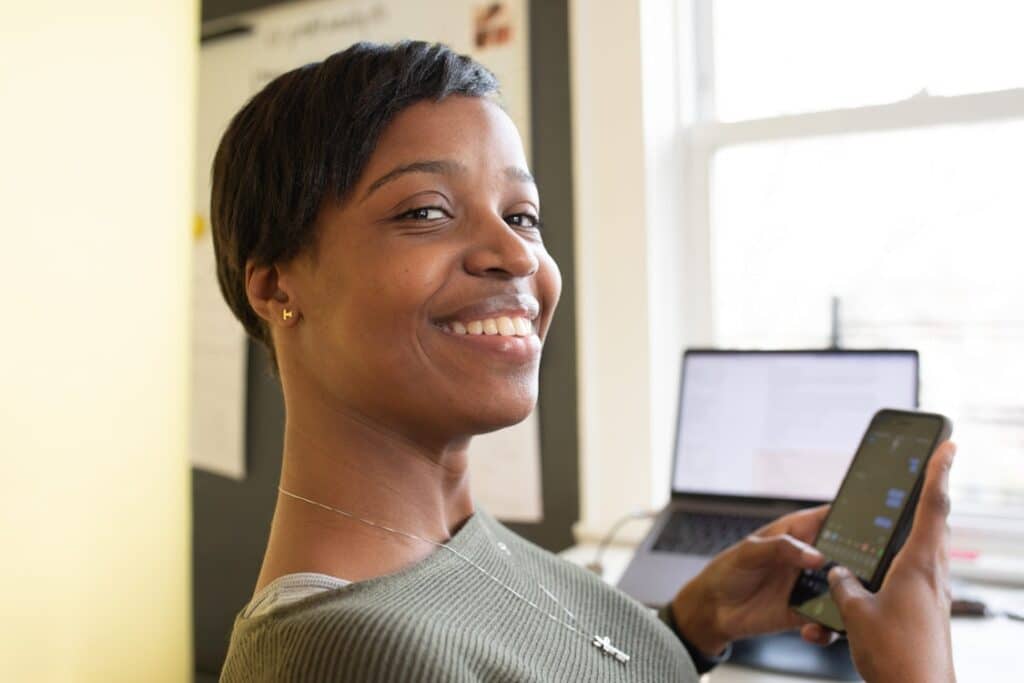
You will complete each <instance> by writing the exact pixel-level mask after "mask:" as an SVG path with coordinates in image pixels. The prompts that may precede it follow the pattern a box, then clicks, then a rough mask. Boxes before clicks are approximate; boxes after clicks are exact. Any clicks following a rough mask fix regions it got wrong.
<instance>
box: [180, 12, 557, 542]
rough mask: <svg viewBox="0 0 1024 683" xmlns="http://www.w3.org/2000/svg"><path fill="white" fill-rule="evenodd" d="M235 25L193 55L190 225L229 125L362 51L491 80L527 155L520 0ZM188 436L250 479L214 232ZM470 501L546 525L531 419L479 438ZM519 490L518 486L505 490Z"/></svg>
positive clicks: (254, 18)
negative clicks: (403, 48) (431, 48)
mask: <svg viewBox="0 0 1024 683" xmlns="http://www.w3.org/2000/svg"><path fill="white" fill-rule="evenodd" d="M239 19H240V20H241V21H242V22H243V23H245V24H246V25H247V26H249V27H251V32H249V33H247V34H240V35H236V36H232V37H227V38H223V39H220V40H216V41H212V42H211V43H210V44H208V45H206V44H204V46H203V49H202V51H201V56H200V96H199V119H198V136H197V137H198V140H197V143H198V153H197V156H196V162H197V188H196V190H197V191H196V201H197V209H196V213H197V216H198V217H199V218H200V219H202V220H204V221H205V225H206V226H209V208H208V207H209V197H210V194H209V193H210V181H209V168H210V163H211V162H212V159H213V154H214V151H215V150H216V145H217V142H218V141H219V139H220V135H221V133H222V132H223V130H224V128H225V127H226V125H227V123H228V121H229V120H230V118H231V116H232V115H233V114H234V113H235V112H236V111H237V110H238V109H239V108H240V107H241V106H242V104H243V103H244V102H245V101H246V99H248V98H249V97H250V96H251V95H253V94H254V93H255V92H256V91H257V90H259V88H261V87H263V86H264V85H265V84H266V83H268V82H269V81H270V80H272V79H273V78H274V77H276V76H277V75H279V74H281V73H283V72H285V71H288V70H290V69H293V68H295V67H297V66H300V65H302V64H306V63H308V62H311V61H316V60H320V59H323V58H324V57H326V56H327V55H329V54H332V53H334V52H337V51H338V50H341V49H344V48H345V47H347V46H348V45H351V44H353V43H355V42H358V41H360V40H370V41H377V42H393V41H396V40H402V39H406V38H415V39H419V40H428V41H437V42H441V43H445V44H447V45H449V46H450V47H452V48H453V49H455V50H456V51H458V52H463V53H467V54H470V55H472V56H473V57H474V58H476V59H477V60H479V61H480V62H481V63H483V64H484V65H486V66H487V67H488V68H489V69H491V70H492V71H493V72H494V73H495V75H496V76H497V77H498V79H499V81H500V82H501V85H502V92H501V101H502V104H503V106H504V107H505V110H506V111H507V112H508V114H509V116H510V117H511V118H512V120H513V121H514V122H515V123H516V125H517V127H518V128H519V131H520V134H521V135H522V138H523V140H524V142H525V143H526V147H527V158H529V157H530V150H529V144H528V141H529V139H530V121H529V102H530V99H529V64H528V54H529V46H528V44H527V38H528V37H527V24H526V3H525V0H515V1H512V2H484V1H480V0H445V2H419V1H418V0H332V1H323V2H303V3H297V4H290V5H282V6H277V7H272V8H268V9H266V10H261V11H258V12H252V13H249V14H246V15H244V16H242V17H239ZM194 264H195V265H194V268H195V273H194V275H193V310H194V319H195V325H194V332H193V335H194V338H193V373H192V374H193V384H192V386H193V392H192V393H193V400H192V407H193V412H192V414H193V421H192V426H193V433H192V461H193V464H194V465H195V466H197V467H202V468H204V469H207V470H210V471H213V472H217V473H219V474H223V475H225V476H232V477H236V478H242V477H244V476H245V462H244V453H245V444H244V430H245V372H246V368H245V366H246V361H245V349H246V340H245V336H244V334H243V332H242V328H241V326H240V325H239V323H238V322H237V321H236V320H235V319H234V318H233V317H232V316H231V314H230V312H229V310H228V308H227V306H226V304H225V303H224V301H223V298H222V296H221V294H220V291H219V289H218V288H217V282H216V276H215V273H214V270H213V249H212V242H211V240H210V236H209V230H208V229H207V230H205V231H204V232H203V233H202V234H200V235H199V236H198V237H197V239H196V241H195V259H194ZM470 452H471V459H472V468H473V469H472V486H473V490H474V495H475V497H476V498H477V500H478V501H479V502H480V503H481V504H483V505H484V506H486V507H487V508H488V509H489V510H490V511H491V512H492V513H493V514H495V515H497V516H498V517H500V518H502V519H506V520H510V521H524V522H530V521H538V520H539V519H541V517H542V514H543V510H542V504H541V501H542V497H541V484H540V448H539V432H538V425H537V419H536V416H535V415H531V416H530V417H529V418H528V419H527V420H525V421H524V422H522V423H520V424H518V425H515V426H513V427H510V428H508V429H505V430H501V431H499V432H495V433H493V434H488V435H484V436H481V437H477V438H476V439H474V440H473V444H472V446H471V448H470ZM510 482H515V483H516V485H515V486H509V483H510Z"/></svg>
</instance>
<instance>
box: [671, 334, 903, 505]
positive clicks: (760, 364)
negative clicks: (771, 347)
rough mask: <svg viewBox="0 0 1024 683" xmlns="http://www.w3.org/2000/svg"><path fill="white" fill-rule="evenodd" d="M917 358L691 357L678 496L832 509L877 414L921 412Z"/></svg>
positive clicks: (886, 354)
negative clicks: (828, 503) (822, 504)
mask: <svg viewBox="0 0 1024 683" xmlns="http://www.w3.org/2000/svg"><path fill="white" fill-rule="evenodd" d="M917 363H918V359H917V352H915V351H824V352H823V351H778V352H772V351H687V353H686V354H685V355H684V357H683V373H682V386H681V388H680V401H681V405H680V410H679V424H678V425H677V427H676V428H677V430H678V432H677V435H676V436H677V438H676V454H675V464H674V469H673V482H672V489H673V491H675V492H678V493H704V494H716V495H733V496H748V497H758V498H761V497H764V498H785V499H792V500H809V501H815V500H821V501H825V500H831V499H832V498H833V497H834V496H835V493H836V491H837V490H838V488H839V484H840V482H841V481H842V478H843V474H844V473H845V472H846V469H847V467H848V466H849V464H850V459H851V458H852V457H853V453H854V451H855V450H856V449H857V444H858V443H860V438H861V436H862V435H863V433H864V429H865V428H866V427H867V425H868V423H869V422H870V421H871V417H872V416H873V415H874V414H875V412H876V411H877V410H878V409H879V408H904V409H913V408H915V407H917V372H918V367H917Z"/></svg>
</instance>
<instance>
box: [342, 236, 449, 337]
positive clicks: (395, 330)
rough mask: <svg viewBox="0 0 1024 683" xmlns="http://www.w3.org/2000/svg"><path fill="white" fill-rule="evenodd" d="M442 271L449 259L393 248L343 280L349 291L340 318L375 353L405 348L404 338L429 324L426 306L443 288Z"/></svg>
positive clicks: (444, 271)
mask: <svg viewBox="0 0 1024 683" xmlns="http://www.w3.org/2000/svg"><path fill="white" fill-rule="evenodd" d="M446 273H447V259H445V258H444V257H443V255H441V254H434V253H427V251H426V250H408V249H407V250H404V252H403V251H399V250H397V249H395V250H392V251H390V252H388V253H387V254H381V256H380V257H378V258H375V259H373V260H372V261H371V260H363V262H362V264H361V266H360V269H359V272H358V273H355V272H353V273H352V275H353V277H349V278H346V280H347V281H348V283H347V285H346V289H347V290H348V292H349V295H348V296H345V297H344V310H343V311H340V314H341V315H339V318H342V319H344V323H343V324H344V326H345V327H347V328H348V329H349V330H350V331H351V332H354V333H356V334H357V335H358V336H359V337H360V338H361V341H362V342H363V343H365V344H368V345H371V346H372V347H373V348H371V349H370V351H371V352H372V353H373V354H374V355H387V356H392V355H395V354H400V353H403V352H408V348H407V347H408V344H404V343H402V342H405V341H408V340H409V339H410V335H412V334H415V333H416V332H417V330H418V329H419V328H420V327H421V326H422V325H423V324H425V323H426V322H427V321H426V317H425V310H426V309H427V304H428V303H429V301H430V299H431V297H432V296H433V295H434V293H435V292H436V291H437V290H438V289H440V288H441V287H442V286H443V284H444V281H445V277H446ZM389 340H390V341H391V342H393V343H392V344H389V343H388V341H389Z"/></svg>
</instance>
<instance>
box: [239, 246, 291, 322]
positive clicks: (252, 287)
mask: <svg viewBox="0 0 1024 683" xmlns="http://www.w3.org/2000/svg"><path fill="white" fill-rule="evenodd" d="M288 279H289V278H288V277H287V276H285V275H284V273H283V271H282V269H281V268H280V266H278V265H277V264H274V265H269V266H257V265H256V264H255V263H254V262H253V261H252V260H249V261H248V262H247V263H246V264H245V294H246V297H247V298H248V299H249V305H250V306H252V309H253V310H254V311H256V315H258V316H260V317H261V318H263V320H265V321H266V322H267V324H268V325H271V326H280V327H291V326H293V325H296V324H298V322H299V318H300V313H299V310H298V307H297V305H296V298H295V295H294V294H295V293H294V292H293V291H291V290H292V287H291V286H290V284H289V282H288Z"/></svg>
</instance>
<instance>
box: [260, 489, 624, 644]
mask: <svg viewBox="0 0 1024 683" xmlns="http://www.w3.org/2000/svg"><path fill="white" fill-rule="evenodd" d="M277 490H278V491H280V492H281V493H283V494H285V495H286V496H290V497H292V498H295V499H296V500H301V501H303V502H305V503H309V504H310V505H316V506H317V507H321V508H323V509H325V510H330V511H331V512H335V513H337V514H339V515H343V516H345V517H348V518H349V519H354V520H355V521H357V522H361V523H363V524H366V525H367V526H372V527H375V528H377V529H383V530H384V531H387V532H389V533H392V534H396V535H398V536H404V537H405V538H411V539H413V540H416V541H421V542H423V543H428V544H430V545H432V546H436V547H438V548H443V549H444V550H447V551H448V552H450V553H452V554H453V555H455V556H456V557H458V558H459V559H460V560H462V561H463V562H465V563H466V564H468V565H469V566H470V567H473V569H475V570H477V571H478V572H480V573H481V574H483V575H484V576H486V577H487V578H488V579H490V580H491V581H493V582H494V583H496V584H498V585H499V586H501V587H502V588H504V589H505V590H506V591H508V592H509V593H511V594H512V595H513V596H515V597H516V598H517V599H519V600H521V601H522V602H525V603H526V604H527V605H529V606H530V607H532V608H533V609H535V610H536V611H538V612H540V613H541V614H543V615H544V616H546V617H547V618H548V619H551V620H552V621H554V622H555V623H557V624H559V625H561V626H563V627H565V628H567V629H568V630H570V631H572V632H573V633H576V634H578V635H580V636H582V637H583V638H586V639H587V640H589V641H590V644H591V645H593V646H594V647H596V648H598V649H599V650H600V651H601V652H602V653H603V654H605V655H608V656H609V657H614V658H615V661H617V662H619V663H620V664H626V663H627V662H629V659H630V656H629V655H628V654H626V653H625V652H623V651H622V650H620V649H619V648H617V647H615V645H613V644H612V642H611V639H610V638H609V637H608V636H599V635H596V634H594V635H587V633H586V632H585V631H583V630H581V629H580V628H579V627H578V624H579V622H578V620H577V619H576V616H575V615H574V614H573V613H572V612H570V611H569V610H568V609H566V607H565V606H564V605H563V604H562V603H561V602H559V600H558V598H556V597H555V596H554V594H553V593H552V592H551V591H549V590H548V589H547V588H545V587H544V585H543V584H541V583H540V582H539V581H536V580H535V581H534V582H535V583H536V584H537V585H538V586H539V587H540V589H541V591H542V592H543V593H544V594H545V595H546V596H547V597H548V598H550V599H551V600H552V601H553V602H554V603H555V604H556V605H558V606H559V607H560V608H561V609H562V611H564V612H565V613H566V615H568V617H569V619H570V620H571V621H564V620H563V619H561V618H560V617H559V616H558V615H557V614H552V613H550V612H548V611H547V610H545V609H544V608H542V607H541V606H539V605H538V604H537V603H535V602H534V601H533V600H530V599H529V598H528V597H526V596H525V595H523V594H522V593H520V592H519V591H517V590H516V589H515V588H513V587H512V586H509V585H508V584H507V583H505V582H504V581H502V580H501V579H499V578H498V577H496V576H495V575H494V574H492V573H491V572H489V571H487V570H486V569H484V568H483V567H481V566H480V565H479V564H478V563H476V562H474V561H473V560H472V559H470V558H469V557H466V556H465V555H463V554H462V553H460V552H459V551H458V550H456V549H455V548H452V547H451V546H449V545H447V544H445V543H438V542H437V541H432V540H430V539H429V538H423V537H422V536H417V535H416V534H411V533H409V532H408V531H402V530H401V529H393V528H391V527H389V526H386V525H384V524H380V523H378V522H372V521H370V520H368V519H364V518H362V517H360V516H358V515H354V514H352V513H351V512H347V511H345V510H340V509H338V508H335V507H331V506H330V505H325V504H323V503H321V502H319V501H315V500H311V499H309V498H305V497H303V496H300V495H298V494H297V493H292V492H291V491H287V490H285V489H283V488H281V487H280V486H278V487H277ZM480 526H481V527H482V528H483V530H484V533H486V534H487V536H488V538H490V539H491V541H493V542H494V544H495V546H496V547H497V548H498V550H500V551H501V552H502V553H504V554H505V555H507V556H508V557H511V556H512V552H511V551H510V550H509V549H508V546H507V545H505V544H504V543H502V542H500V541H498V540H497V539H495V538H494V536H493V535H492V534H491V532H490V530H489V529H488V528H487V525H486V524H484V522H483V520H480Z"/></svg>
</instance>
